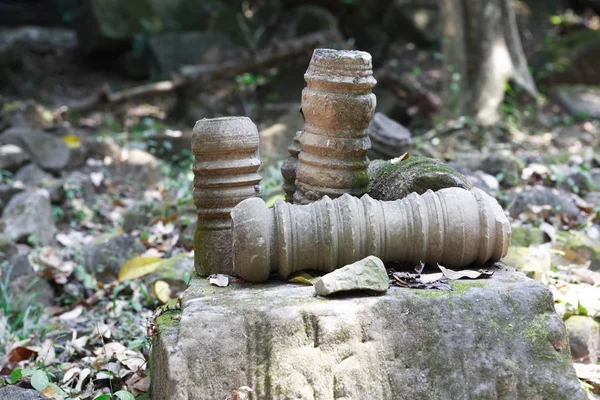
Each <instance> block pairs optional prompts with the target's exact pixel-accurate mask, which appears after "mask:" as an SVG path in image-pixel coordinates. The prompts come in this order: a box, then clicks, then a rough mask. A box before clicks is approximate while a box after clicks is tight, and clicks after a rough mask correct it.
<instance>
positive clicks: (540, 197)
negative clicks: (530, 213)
mask: <svg viewBox="0 0 600 400" xmlns="http://www.w3.org/2000/svg"><path fill="white" fill-rule="evenodd" d="M530 205H533V206H550V207H551V208H552V209H553V210H555V211H557V212H558V211H560V212H561V213H563V214H565V215H566V216H567V217H569V218H575V217H577V215H578V214H579V208H577V206H576V205H575V202H574V201H573V199H572V198H571V197H570V196H569V195H568V194H567V193H564V192H561V191H558V190H556V189H551V188H549V187H546V186H529V187H526V188H524V189H523V190H522V191H521V192H519V193H517V194H516V195H515V198H514V200H513V202H512V203H511V204H510V205H509V206H508V211H509V212H510V215H511V216H512V217H517V216H518V215H519V214H521V213H523V212H526V211H527V210H528V209H529V206H530Z"/></svg>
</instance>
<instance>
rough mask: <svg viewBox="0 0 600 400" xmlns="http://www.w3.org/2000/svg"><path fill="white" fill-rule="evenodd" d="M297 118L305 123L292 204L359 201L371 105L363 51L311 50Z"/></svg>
mask: <svg viewBox="0 0 600 400" xmlns="http://www.w3.org/2000/svg"><path fill="white" fill-rule="evenodd" d="M304 79H305V80H306V88H304V90H303V91H302V112H303V114H304V119H305V121H306V123H305V126H304V131H303V133H302V136H301V138H300V143H301V145H302V151H301V152H300V154H299V157H298V167H297V169H296V192H295V193H294V203H297V204H308V203H311V202H313V201H316V200H319V199H320V198H321V197H323V196H329V197H331V198H337V197H339V196H341V195H342V194H344V193H349V194H351V195H354V196H361V195H362V194H364V193H366V191H367V186H368V185H369V175H368V173H367V166H368V159H367V150H368V149H369V148H370V147H371V142H370V140H369V135H368V131H367V128H368V126H369V122H370V121H371V117H372V116H373V112H374V111H375V104H376V99H375V95H374V94H373V93H371V89H372V88H373V86H375V84H376V80H375V78H373V70H372V62H371V55H370V54H369V53H366V52H363V51H349V50H329V49H316V50H315V51H314V53H313V56H312V59H311V61H310V64H309V66H308V69H307V71H306V74H304Z"/></svg>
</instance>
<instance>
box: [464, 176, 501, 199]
mask: <svg viewBox="0 0 600 400" xmlns="http://www.w3.org/2000/svg"><path fill="white" fill-rule="evenodd" d="M466 178H467V180H468V181H469V182H470V183H471V185H473V187H476V188H478V189H481V190H483V191H484V192H486V193H487V194H489V195H490V196H492V197H496V196H497V195H498V191H499V190H500V183H499V182H498V179H496V177H495V176H493V175H490V174H486V173H485V172H483V171H475V172H473V173H472V174H468V175H466Z"/></svg>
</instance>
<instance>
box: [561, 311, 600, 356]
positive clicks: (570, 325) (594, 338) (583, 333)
mask: <svg viewBox="0 0 600 400" xmlns="http://www.w3.org/2000/svg"><path fill="white" fill-rule="evenodd" d="M565 327H566V328H567V333H568V334H569V344H570V345H571V356H572V357H573V361H574V362H583V363H590V364H595V363H596V362H597V361H598V357H599V356H600V324H598V322H596V321H595V320H594V319H593V318H591V317H588V316H584V315H574V316H572V317H570V318H569V319H567V320H566V321H565Z"/></svg>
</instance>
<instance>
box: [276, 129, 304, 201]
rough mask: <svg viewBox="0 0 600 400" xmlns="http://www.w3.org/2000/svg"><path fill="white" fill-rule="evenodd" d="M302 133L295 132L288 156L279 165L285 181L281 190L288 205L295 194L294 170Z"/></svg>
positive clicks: (296, 164) (296, 165)
mask: <svg viewBox="0 0 600 400" xmlns="http://www.w3.org/2000/svg"><path fill="white" fill-rule="evenodd" d="M301 135H302V131H298V132H296V136H294V141H293V142H292V144H291V145H290V147H288V153H290V156H289V157H288V158H287V159H286V160H285V162H284V163H283V164H282V165H281V176H283V180H284V181H285V182H284V184H283V190H284V191H285V201H287V202H288V203H293V202H294V192H296V168H297V167H298V154H300V150H301V149H302V148H301V147H300V136H301Z"/></svg>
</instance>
